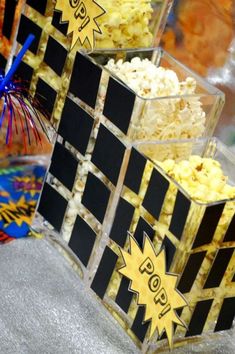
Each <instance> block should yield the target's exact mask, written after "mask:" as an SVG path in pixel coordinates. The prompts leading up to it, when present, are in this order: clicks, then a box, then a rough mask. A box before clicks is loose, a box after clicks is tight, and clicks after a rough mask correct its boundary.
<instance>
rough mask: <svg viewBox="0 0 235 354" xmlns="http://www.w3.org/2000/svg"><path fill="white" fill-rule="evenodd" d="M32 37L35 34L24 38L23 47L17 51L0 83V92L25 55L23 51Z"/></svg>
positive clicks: (29, 43)
mask: <svg viewBox="0 0 235 354" xmlns="http://www.w3.org/2000/svg"><path fill="white" fill-rule="evenodd" d="M34 39H35V36H34V35H33V34H30V35H29V36H28V38H27V39H26V41H25V43H24V45H23V47H22V48H21V50H20V52H19V53H18V55H17V57H16V58H15V61H14V63H13V64H12V66H11V67H10V70H9V71H8V73H7V74H6V76H5V78H4V79H3V80H2V82H1V83H0V94H1V93H2V92H3V91H4V88H5V86H6V85H7V84H8V82H9V81H10V80H11V78H12V76H13V75H14V74H15V72H16V70H17V68H18V66H19V65H20V62H21V60H22V58H23V56H24V55H25V52H26V51H27V50H28V49H29V47H30V45H31V43H32V42H33V40H34Z"/></svg>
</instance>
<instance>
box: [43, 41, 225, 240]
mask: <svg viewBox="0 0 235 354" xmlns="http://www.w3.org/2000/svg"><path fill="white" fill-rule="evenodd" d="M112 56H113V59H111V57H112ZM123 56H124V59H125V60H126V62H125V65H124V69H123V70H121V73H122V78H121V79H120V78H118V77H117V75H118V74H117V73H116V72H115V70H116V69H117V68H118V67H119V66H120V67H121V68H123V65H122V61H121V62H117V65H116V64H115V61H114V59H115V60H116V58H117V57H123ZM107 63H108V65H107ZM130 67H131V70H129V68H130ZM126 68H127V69H126ZM125 73H126V76H125ZM129 74H130V75H129ZM135 75H136V80H135ZM147 77H148V79H147ZM152 78H154V80H152ZM126 79H127V80H129V81H131V82H130V84H133V82H134V83H136V85H137V86H138V87H137V86H136V87H135V90H134V89H132V88H130V87H129V86H128V85H127V84H125V83H124V80H126ZM145 85H146V86H145ZM142 86H144V87H142ZM41 89H42V90H41ZM44 90H45V91H44ZM151 90H153V92H152V91H151ZM46 92H47V88H46V86H44V84H43V85H42V86H41V84H40V90H39V91H38V95H39V97H42V98H43V97H48V96H47V95H46ZM145 93H146V94H145ZM144 95H146V97H144ZM223 102H224V95H223V94H222V93H221V92H220V91H219V90H217V89H215V88H213V87H212V86H210V85H209V84H207V83H206V82H205V81H203V80H202V79H201V78H199V77H198V76H197V75H195V74H194V73H192V72H191V71H189V70H188V69H187V68H186V67H184V66H182V65H181V64H179V63H178V62H177V61H176V60H174V59H173V58H172V57H170V56H169V55H168V54H167V53H166V52H164V51H162V50H161V49H160V48H159V49H154V50H143V51H138V52H136V51H127V52H123V51H112V52H109V53H108V54H107V53H106V52H95V53H93V54H92V55H87V54H84V53H80V52H78V53H76V57H75V63H74V67H73V71H72V78H71V81H70V84H69V89H68V92H67V95H66V98H65V102H64V104H62V106H61V108H60V118H59V123H58V128H57V131H58V137H57V141H56V144H55V148H54V152H53V155H52V164H51V166H50V170H49V174H48V176H47V183H46V184H45V190H44V191H43V195H42V202H41V204H40V207H39V211H40V214H41V215H42V216H43V217H44V218H45V220H47V221H48V222H49V224H50V226H52V227H53V228H55V229H56V230H57V232H59V233H60V234H62V237H63V238H64V240H65V241H66V242H68V241H69V239H70V237H71V233H72V230H73V228H74V223H75V221H76V216H77V214H79V215H80V216H81V218H85V219H86V218H88V219H89V220H90V221H91V224H92V227H93V229H95V230H97V231H98V230H100V228H101V226H102V224H103V219H104V216H105V208H104V207H103V205H105V204H106V202H109V200H110V199H112V196H113V193H114V191H115V188H116V186H117V182H118V176H119V169H120V166H121V161H122V158H123V156H124V154H125V151H126V145H127V144H129V143H133V142H134V141H142V140H150V139H155V140H156V139H158V140H166V139H173V138H175V139H185V138H198V137H201V136H208V135H211V134H212V132H213V129H214V127H215V124H216V122H217V120H218V117H219V114H220V111H221V108H222V106H223ZM114 151H115V152H116V153H117V154H118V158H117V159H116V160H115V161H114V160H113V155H112V154H113V152H114ZM162 153H163V156H165V157H168V158H170V157H171V152H169V151H168V152H167V156H166V155H165V154H166V149H165V148H164V149H163V150H162ZM106 154H107V155H106ZM174 154H175V152H174ZM110 161H111V162H112V164H113V166H112V168H109V167H108V165H109V163H110ZM101 171H102V172H101ZM87 184H88V185H89V188H88V187H87ZM94 186H95V187H94ZM87 188H88V190H87ZM96 188H97V189H98V190H101V189H103V190H104V191H105V192H104V194H105V200H104V201H102V202H101V207H100V206H99V204H97V202H96V199H95V193H93V190H95V189H96ZM90 193H92V194H93V195H94V200H93V201H92V203H93V204H94V206H93V208H94V209H96V208H98V214H99V215H96V212H95V211H94V213H95V217H94V213H90V212H89V208H87V205H86V198H87V196H89V194H90ZM97 193H98V191H97ZM54 205H56V206H57V207H56V208H54ZM59 205H60V208H59ZM102 208H103V211H101V210H102ZM58 210H59V211H60V212H57V211H58Z"/></svg>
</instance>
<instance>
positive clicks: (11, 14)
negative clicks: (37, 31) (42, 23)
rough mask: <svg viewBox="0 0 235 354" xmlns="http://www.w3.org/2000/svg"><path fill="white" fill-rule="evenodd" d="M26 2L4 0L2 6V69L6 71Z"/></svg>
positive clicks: (0, 53)
mask: <svg viewBox="0 0 235 354" xmlns="http://www.w3.org/2000/svg"><path fill="white" fill-rule="evenodd" d="M23 5H24V0H18V1H16V0H2V1H1V4H0V69H2V70H4V69H5V66H6V64H7V61H8V60H9V56H10V54H11V51H12V46H13V42H14V40H15V35H16V32H17V29H18V25H19V20H20V13H21V10H22V8H23Z"/></svg>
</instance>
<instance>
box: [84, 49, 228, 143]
mask: <svg viewBox="0 0 235 354" xmlns="http://www.w3.org/2000/svg"><path fill="white" fill-rule="evenodd" d="M88 58H89V57H87V59H88ZM90 58H91V59H92V60H93V62H94V63H95V64H96V65H98V66H101V67H102V69H103V71H102V78H101V87H100V91H99V95H98V100H97V106H96V110H98V111H100V112H102V118H103V120H104V121H105V123H106V124H107V125H109V126H110V124H109V121H111V123H113V124H115V125H116V126H117V128H119V130H120V132H119V130H117V129H116V134H117V135H119V136H122V133H124V134H126V135H127V136H128V137H129V140H130V141H140V140H149V139H150V140H169V139H194V138H198V137H203V136H211V135H212V134H213V131H214V129H215V126H216V124H217V122H218V119H219V117H220V114H221V111H222V108H223V105H224V94H223V93H222V92H221V91H220V90H218V89H216V88H214V87H213V86H212V85H210V84H208V83H207V82H206V81H205V80H203V79H202V78H201V77H200V76H198V75H197V74H195V73H194V72H192V71H191V70H190V69H188V68H187V67H186V66H184V65H183V64H181V63H180V62H178V61H177V60H176V59H174V58H173V57H172V56H171V55H169V54H168V53H167V52H165V51H164V50H163V49H161V48H155V49H145V50H141V49H140V50H137V51H136V50H128V51H124V50H123V51H121V50H114V51H108V50H107V51H103V52H102V51H101V52H99V51H96V52H94V53H91V54H90ZM133 58H140V59H141V60H143V59H148V60H150V61H151V62H152V63H153V64H154V66H156V67H157V68H163V69H165V70H166V69H170V70H172V71H173V72H174V73H175V74H176V75H177V78H178V79H175V77H174V78H172V77H171V78H170V79H168V78H167V76H166V75H172V74H173V73H172V72H171V74H164V75H165V76H163V78H162V81H161V80H159V85H162V87H163V88H162V90H158V89H156V91H157V92H160V94H156V95H155V96H154V93H153V94H151V98H148V97H146V96H143V95H141V93H140V92H141V91H144V89H142V90H140V91H139V93H138V92H136V91H135V89H134V88H133V86H132V85H135V82H134V83H133V84H131V81H133V75H132V78H131V79H130V83H126V82H124V81H122V80H121V79H120V78H119V77H117V75H116V74H115V73H113V72H111V67H112V65H111V66H110V67H109V69H107V67H106V64H107V63H108V61H109V59H113V60H114V62H118V61H119V60H120V59H122V60H123V61H124V62H131V60H132V59H133ZM137 67H138V66H137ZM135 70H138V69H135ZM142 70H143V69H142ZM149 75H151V74H149ZM159 75H161V73H160V72H159ZM146 76H147V75H146ZM189 78H190V79H189ZM163 80H165V81H163ZM168 80H169V81H168ZM176 80H177V81H176ZM188 80H189V81H188ZM149 85H152V83H150V84H149ZM169 85H171V86H173V85H175V86H176V87H180V88H178V89H176V90H172V91H171V89H172V87H168V86H169ZM187 85H189V86H190V85H191V86H194V89H193V90H191V89H190V88H188V89H185V86H187ZM169 90H170V92H178V94H174V93H173V94H166V92H169ZM161 92H162V93H161ZM184 92H186V93H184ZM117 98H119V99H117Z"/></svg>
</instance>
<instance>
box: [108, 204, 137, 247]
mask: <svg viewBox="0 0 235 354" xmlns="http://www.w3.org/2000/svg"><path fill="white" fill-rule="evenodd" d="M134 212H135V208H134V207H133V206H132V205H131V204H130V203H128V202H127V201H126V200H125V199H123V198H120V200H119V203H118V206H117V209H116V213H115V217H114V220H113V223H112V229H111V232H110V235H109V237H110V238H111V239H112V240H113V241H114V242H116V243H117V244H118V245H119V246H120V247H122V248H123V247H124V246H125V243H126V240H127V231H128V230H129V229H130V226H131V222H132V218H133V215H134Z"/></svg>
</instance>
